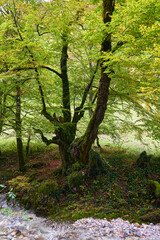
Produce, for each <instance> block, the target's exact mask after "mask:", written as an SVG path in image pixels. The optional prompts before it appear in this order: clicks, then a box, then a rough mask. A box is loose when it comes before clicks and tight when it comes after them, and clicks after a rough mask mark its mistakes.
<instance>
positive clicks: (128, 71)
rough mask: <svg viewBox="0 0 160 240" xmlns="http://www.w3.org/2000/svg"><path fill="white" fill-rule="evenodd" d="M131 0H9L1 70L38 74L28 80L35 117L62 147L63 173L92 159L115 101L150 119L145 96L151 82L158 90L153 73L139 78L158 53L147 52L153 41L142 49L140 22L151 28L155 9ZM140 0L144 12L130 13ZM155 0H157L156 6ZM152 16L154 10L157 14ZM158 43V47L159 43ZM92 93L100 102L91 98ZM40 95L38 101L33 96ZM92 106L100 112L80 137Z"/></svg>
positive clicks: (3, 11) (4, 11)
mask: <svg viewBox="0 0 160 240" xmlns="http://www.w3.org/2000/svg"><path fill="white" fill-rule="evenodd" d="M130 2H131V3H130ZM130 2H128V1H123V4H122V3H120V4H117V5H116V8H115V11H114V4H115V2H114V1H112V0H103V2H101V1H95V4H93V3H92V4H91V3H90V2H88V4H87V3H86V1H83V0H82V1H77V0H74V1H65V0H64V1H59V0H56V1H50V2H43V1H27V2H24V1H20V0H12V1H2V5H1V15H0V20H1V29H2V31H1V35H0V40H1V44H0V48H1V54H2V55H1V56H2V58H1V59H2V62H1V73H2V74H1V76H2V78H4V77H6V78H7V77H8V76H10V75H12V76H14V78H15V77H16V76H19V75H21V77H23V78H24V77H26V78H27V76H28V74H29V76H32V80H31V81H29V82H28V83H27V84H28V85H27V86H26V88H28V89H30V94H31V95H32V97H30V96H29V95H28V99H29V102H30V103H31V104H30V107H33V106H37V108H41V119H40V118H38V119H37V115H35V116H36V117H35V125H38V126H39V127H38V128H37V127H35V125H34V124H33V125H32V127H34V129H35V131H36V132H38V133H39V134H40V135H41V138H42V140H43V141H44V142H45V143H46V144H47V145H49V144H51V143H54V144H57V145H58V146H59V151H60V155H61V159H62V167H63V172H66V170H67V169H68V168H69V167H70V166H71V165H72V163H74V162H75V161H79V162H80V163H82V164H85V165H86V164H88V161H89V159H90V150H91V147H92V144H93V142H94V140H95V138H96V136H97V133H98V128H99V125H100V124H101V122H102V121H103V118H104V115H105V111H106V108H107V105H108V103H109V106H110V105H111V104H110V103H111V102H113V103H117V101H118V108H119V109H120V108H121V106H120V103H121V99H123V102H124V103H125V105H128V102H129V103H130V105H128V106H127V107H126V108H129V107H130V106H131V107H132V108H133V109H134V110H136V111H138V113H139V112H140V111H142V110H143V114H144V113H145V115H146V116H147V117H148V111H145V109H144V101H142V100H143V99H142V94H143V92H144V86H145V87H146V86H147V85H148V83H150V88H149V89H151V87H152V86H153V85H152V83H153V78H149V79H148V76H147V74H146V78H147V84H146V83H144V82H142V81H140V80H137V76H140V77H141V76H142V75H143V74H142V72H143V69H145V70H146V71H147V68H148V66H149V65H148V64H149V63H152V64H153V65H151V68H149V69H153V68H154V67H155V66H156V65H155V59H157V58H156V56H153V57H152V56H150V57H149V58H147V57H148V54H149V53H150V52H151V51H150V50H148V51H147V47H148V45H149V42H148V43H146V44H145V45H144V46H143V48H142V47H141V44H142V42H143V40H144V36H143V34H142V32H143V28H142V30H141V32H139V31H140V30H139V28H138V26H139V24H140V23H143V25H144V26H148V25H147V24H148V23H147V20H146V19H145V18H144V19H143V14H145V13H147V12H148V8H147V1H145V0H144V1H143V3H142V5H141V3H140V1H135V0H132V1H130ZM134 2H136V4H137V5H136V7H137V10H136V9H135V8H133V11H130V10H129V9H130V7H131V6H130V5H133V3H134ZM154 2H155V0H152V5H153V4H154ZM89 3H90V4H89ZM141 6H143V7H141ZM99 10H102V15H101V14H100V11H99ZM113 11H114V12H115V14H114V15H113V19H112V13H113ZM129 11H130V13H129ZM139 13H141V15H139V16H138V17H136V16H135V18H134V21H133V23H132V22H131V21H132V20H131V19H132V17H133V15H134V14H135V15H138V14H139ZM149 14H150V15H151V16H152V15H153V13H152V12H149ZM127 16H129V17H128V19H127ZM111 19H112V21H111ZM130 22H131V24H130ZM134 25H135V26H136V27H135V26H134ZM151 26H152V27H153V26H155V27H156V26H157V25H156V19H154V20H153V18H152V22H151ZM147 31H148V33H147V36H149V34H151V36H152V38H153V39H154V41H155V35H154V31H152V29H151V28H150V29H147ZM147 31H146V32H147ZM111 35H112V38H111ZM145 37H146V36H145ZM133 40H134V41H133ZM111 41H112V45H113V46H111ZM140 43H141V44H140ZM152 45H153V43H152ZM154 47H155V49H156V47H157V45H155V46H154ZM142 50H143V52H142V53H141V54H140V51H142ZM135 56H136V57H137V58H136V57H135ZM140 56H141V59H143V57H145V60H146V58H147V60H148V62H147V65H145V67H144V66H143V61H142V62H141V63H142V64H141V66H139V67H137V65H136V59H139V58H140ZM138 57H139V58H138ZM128 59H129V60H128ZM150 59H151V60H150ZM91 63H92V68H91V67H90V66H91ZM157 75H158V73H156V74H155V78H156V79H157ZM111 78H112V81H111ZM33 79H34V81H33ZM156 86H158V84H157V85H156ZM109 87H111V90H110V102H108V97H109ZM31 89H33V90H31ZM154 89H155V88H154ZM22 90H23V89H22ZM37 90H38V92H39V95H38V92H37ZM27 91H28V90H27ZM27 91H26V92H27ZM28 92H29V91H28ZM90 94H92V96H93V97H92V100H93V101H92V104H93V106H91V103H90V101H88V98H89V95H90ZM145 96H146V97H145V100H146V102H149V100H151V98H150V95H149V94H147V92H146V95H145ZM21 97H23V96H21ZM154 97H156V94H155V95H154ZM32 98H35V99H34V100H33V101H32V100H31V99H32ZM117 99H118V100H117ZM152 99H153V97H152ZM141 102H142V104H141ZM94 104H95V105H94ZM152 104H153V101H152ZM113 105H114V104H113ZM115 105H116V106H117V104H115ZM91 107H92V108H93V107H94V108H93V114H92V117H91V119H90V120H89V121H88V123H87V126H85V129H84V130H83V134H82V136H81V137H77V128H78V124H79V122H80V120H82V119H83V117H84V115H85V112H88V110H89V109H90V108H91ZM113 109H115V108H113ZM86 110H87V111H86ZM109 110H110V109H109ZM112 112H113V110H112ZM151 115H153V114H151ZM44 119H47V121H48V123H47V122H46V125H48V126H49V127H48V128H50V130H47V127H46V126H45V130H44V126H43V125H44V124H43V123H44ZM46 130H47V131H46ZM48 131H49V132H54V133H53V137H52V138H51V139H50V140H49V139H47V138H46V137H45V132H48ZM92 156H93V155H92Z"/></svg>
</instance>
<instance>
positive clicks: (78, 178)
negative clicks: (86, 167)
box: [67, 171, 84, 190]
mask: <svg viewBox="0 0 160 240" xmlns="http://www.w3.org/2000/svg"><path fill="white" fill-rule="evenodd" d="M67 181H68V186H69V188H70V189H71V190H74V189H75V190H77V189H79V187H80V185H82V183H83V181H84V178H83V175H82V172H81V171H79V172H77V171H76V172H72V173H71V174H70V175H68V177H67Z"/></svg>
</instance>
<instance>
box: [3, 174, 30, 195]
mask: <svg viewBox="0 0 160 240" xmlns="http://www.w3.org/2000/svg"><path fill="white" fill-rule="evenodd" d="M8 184H9V186H10V187H11V188H13V190H14V191H15V192H26V191H27V192H28V191H30V190H32V187H31V185H30V183H29V178H27V177H25V176H18V177H16V178H13V179H12V180H9V181H8Z"/></svg>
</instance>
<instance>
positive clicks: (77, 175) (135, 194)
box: [0, 146, 160, 223]
mask: <svg viewBox="0 0 160 240" xmlns="http://www.w3.org/2000/svg"><path fill="white" fill-rule="evenodd" d="M96 150H97V151H98V152H99V153H100V154H101V156H102V157H103V159H104V160H105V162H106V167H105V171H104V173H101V174H100V175H98V176H89V175H88V173H87V169H86V168H84V167H81V166H80V165H79V164H75V165H74V166H73V168H72V169H70V172H68V176H62V174H61V162H60V158H59V153H58V148H56V147H48V148H46V147H40V146H39V147H38V146H34V147H32V148H31V149H30V154H29V156H28V157H26V166H27V171H26V173H24V174H22V173H20V172H18V170H17V157H16V152H15V151H14V149H10V150H9V149H7V150H6V151H2V157H1V160H0V161H1V162H0V184H5V185H6V186H7V187H8V189H7V191H9V190H11V191H13V192H14V193H15V194H16V199H17V201H20V202H21V203H22V204H23V205H25V207H26V208H34V209H35V210H36V212H37V213H38V214H42V215H46V216H49V217H50V218H54V220H56V221H64V220H67V221H68V220H69V221H74V220H77V219H79V218H83V217H91V216H92V217H96V218H107V219H112V218H117V217H122V218H123V219H127V220H130V221H131V222H134V221H136V222H139V223H141V222H153V223H157V222H159V221H160V209H159V199H156V197H155V196H154V192H153V189H151V186H150V180H152V181H157V182H160V158H159V157H152V159H151V165H150V166H149V168H148V169H141V168H138V167H136V164H135V163H136V160H137V159H138V157H139V154H140V153H139V154H137V153H134V152H129V151H127V150H124V149H120V148H115V147H109V146H108V147H103V148H102V149H96Z"/></svg>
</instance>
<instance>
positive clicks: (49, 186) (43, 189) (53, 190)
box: [37, 180, 59, 196]
mask: <svg viewBox="0 0 160 240" xmlns="http://www.w3.org/2000/svg"><path fill="white" fill-rule="evenodd" d="M58 191H59V186H58V183H57V182H56V181H55V180H54V181H50V180H47V181H44V182H42V183H41V185H40V186H39V187H38V189H37V192H38V193H41V194H43V195H47V196H51V195H52V196H55V195H56V194H57V192H58Z"/></svg>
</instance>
